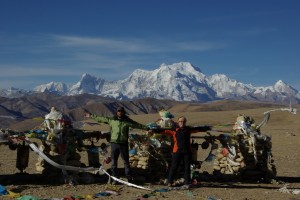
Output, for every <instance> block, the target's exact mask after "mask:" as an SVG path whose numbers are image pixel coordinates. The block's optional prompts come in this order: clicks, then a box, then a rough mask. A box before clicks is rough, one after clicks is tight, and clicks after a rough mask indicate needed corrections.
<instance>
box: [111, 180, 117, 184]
mask: <svg viewBox="0 0 300 200" xmlns="http://www.w3.org/2000/svg"><path fill="white" fill-rule="evenodd" d="M111 184H112V185H118V184H119V182H118V181H116V180H113V181H112V182H111Z"/></svg>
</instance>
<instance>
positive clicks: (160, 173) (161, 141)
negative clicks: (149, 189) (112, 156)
mask: <svg viewBox="0 0 300 200" xmlns="http://www.w3.org/2000/svg"><path fill="white" fill-rule="evenodd" d="M159 115H160V118H159V119H158V120H157V121H156V122H154V123H150V124H148V127H150V128H152V129H159V128H164V129H170V128H173V127H174V126H175V124H174V122H173V120H172V118H173V117H174V116H173V115H172V114H171V113H170V112H168V111H166V110H161V111H159ZM129 146H130V149H131V150H130V151H129V156H130V157H129V161H130V165H131V167H132V169H133V170H132V171H133V172H134V173H135V175H136V176H137V177H139V178H141V179H145V180H148V181H149V180H150V181H161V180H162V179H164V178H166V175H167V174H168V170H169V166H170V163H171V157H172V154H171V153H172V147H173V144H172V138H171V137H170V136H166V135H163V134H153V136H151V137H149V136H148V134H144V135H142V134H130V138H129ZM141 181H143V180H141Z"/></svg>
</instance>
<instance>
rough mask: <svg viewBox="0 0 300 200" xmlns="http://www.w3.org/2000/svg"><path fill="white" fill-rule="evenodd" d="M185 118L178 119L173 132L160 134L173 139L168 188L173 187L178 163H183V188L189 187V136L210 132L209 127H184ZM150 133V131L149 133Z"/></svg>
mask: <svg viewBox="0 0 300 200" xmlns="http://www.w3.org/2000/svg"><path fill="white" fill-rule="evenodd" d="M186 122H187V120H186V117H184V116H181V117H179V118H178V122H177V127H176V129H175V130H164V131H162V132H160V133H161V134H165V135H169V136H172V137H173V142H174V146H173V154H172V164H171V169H170V171H169V175H168V186H174V184H173V181H174V176H175V173H176V171H177V169H178V166H179V164H180V162H181V161H182V160H183V162H184V186H185V187H189V185H190V184H191V160H192V150H191V134H192V133H197V132H206V131H208V130H211V126H198V127H190V126H186ZM149 133H151V131H150V132H149Z"/></svg>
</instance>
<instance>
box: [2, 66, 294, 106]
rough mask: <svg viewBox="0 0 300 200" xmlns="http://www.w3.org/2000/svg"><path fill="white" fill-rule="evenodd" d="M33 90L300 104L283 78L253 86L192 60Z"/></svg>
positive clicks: (107, 95) (178, 99)
mask: <svg viewBox="0 0 300 200" xmlns="http://www.w3.org/2000/svg"><path fill="white" fill-rule="evenodd" d="M34 91H35V92H50V93H56V94H60V95H77V94H84V93H89V94H96V95H101V96H106V97H113V98H115V99H119V100H125V99H139V98H145V97H152V98H156V99H172V100H177V101H196V102H206V101H213V100H217V99H238V100H256V101H269V102H278V103H288V102H290V101H291V102H292V103H297V104H299V103H300V94H299V91H297V90H296V89H294V88H293V87H291V86H289V85H288V84H286V83H284V82H283V81H282V80H279V81H277V82H276V83H275V85H274V86H268V87H254V86H252V85H251V84H244V83H242V82H239V81H236V80H233V79H230V78H229V77H227V76H226V75H224V74H214V75H212V76H206V75H205V74H203V73H202V71H201V70H200V69H199V68H197V67H195V66H193V65H192V64H191V63H189V62H180V63H174V64H171V65H167V64H161V65H160V66H159V68H157V69H155V70H152V71H148V70H142V69H136V70H135V71H133V73H132V74H131V75H130V76H128V77H127V78H126V79H124V80H119V81H106V80H104V79H102V78H97V77H95V76H92V75H89V74H83V75H82V77H81V79H80V81H78V82H77V83H76V84H74V85H71V86H67V85H66V84H64V83H55V82H51V83H48V84H45V85H40V86H37V87H36V88H34ZM1 96H2V95H1Z"/></svg>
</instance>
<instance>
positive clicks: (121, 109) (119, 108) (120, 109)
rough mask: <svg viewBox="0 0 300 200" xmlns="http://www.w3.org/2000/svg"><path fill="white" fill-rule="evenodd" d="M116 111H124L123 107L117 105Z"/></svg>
mask: <svg viewBox="0 0 300 200" xmlns="http://www.w3.org/2000/svg"><path fill="white" fill-rule="evenodd" d="M117 111H118V112H121V111H122V112H125V109H124V108H123V107H118V109H117Z"/></svg>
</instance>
